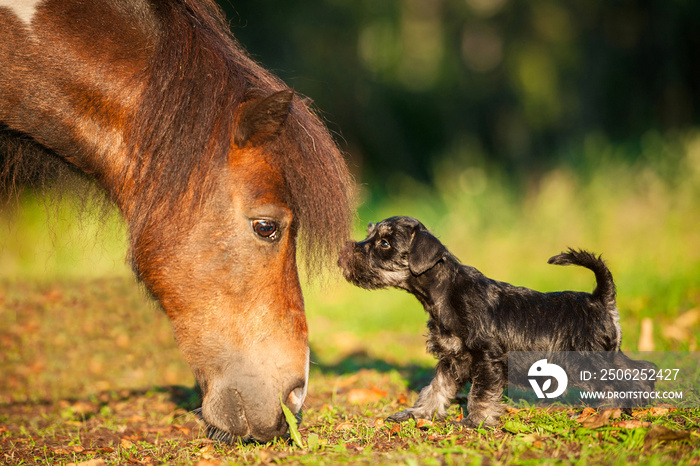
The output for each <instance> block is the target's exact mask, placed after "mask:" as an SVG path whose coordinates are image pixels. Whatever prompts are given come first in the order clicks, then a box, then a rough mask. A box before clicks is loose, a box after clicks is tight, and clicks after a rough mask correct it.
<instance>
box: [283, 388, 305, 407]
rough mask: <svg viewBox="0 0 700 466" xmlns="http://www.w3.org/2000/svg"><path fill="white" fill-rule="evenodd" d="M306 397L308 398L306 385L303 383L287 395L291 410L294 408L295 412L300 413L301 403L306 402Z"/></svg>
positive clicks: (287, 403) (288, 405)
mask: <svg viewBox="0 0 700 466" xmlns="http://www.w3.org/2000/svg"><path fill="white" fill-rule="evenodd" d="M304 398H306V387H305V386H304V385H302V386H299V387H297V388H295V389H294V390H292V391H291V392H289V396H287V402H286V403H285V404H286V405H287V407H288V408H289V409H290V410H292V412H293V413H298V412H299V411H301V405H302V403H304Z"/></svg>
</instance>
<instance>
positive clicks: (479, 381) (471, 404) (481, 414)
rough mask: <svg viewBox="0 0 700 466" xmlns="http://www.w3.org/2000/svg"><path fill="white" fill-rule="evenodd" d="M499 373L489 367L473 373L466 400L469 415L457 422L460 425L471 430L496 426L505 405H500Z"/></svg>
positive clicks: (501, 384)
mask: <svg viewBox="0 0 700 466" xmlns="http://www.w3.org/2000/svg"><path fill="white" fill-rule="evenodd" d="M499 372H500V371H498V369H497V368H496V367H494V366H490V365H489V366H482V367H481V368H480V370H478V371H475V372H474V374H473V378H472V387H471V389H470V390H469V398H468V400H467V411H468V413H469V414H468V415H467V417H465V418H464V419H462V420H461V421H460V422H459V424H460V425H462V426H465V427H469V428H471V429H475V428H477V427H480V426H483V427H496V426H497V425H498V423H499V422H500V418H501V416H502V415H503V413H504V412H505V405H504V404H503V403H501V396H502V395H503V386H504V385H503V378H502V374H500V373H499Z"/></svg>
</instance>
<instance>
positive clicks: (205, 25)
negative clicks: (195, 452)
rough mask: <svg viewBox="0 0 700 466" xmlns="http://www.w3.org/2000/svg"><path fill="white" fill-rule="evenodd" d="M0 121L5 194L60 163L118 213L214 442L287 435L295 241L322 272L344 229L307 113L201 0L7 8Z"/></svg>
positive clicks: (305, 355)
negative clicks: (190, 375)
mask: <svg viewBox="0 0 700 466" xmlns="http://www.w3.org/2000/svg"><path fill="white" fill-rule="evenodd" d="M0 124H1V125H2V126H0V128H1V129H2V130H1V131H0V134H2V139H3V140H4V146H5V148H6V149H11V150H6V151H5V154H4V155H1V157H3V158H0V161H2V162H3V167H1V168H2V174H3V175H4V176H3V180H4V182H5V183H6V184H8V183H9V184H13V183H14V185H15V186H16V185H17V184H18V183H21V181H18V177H19V176H21V175H23V174H24V175H27V176H28V178H30V180H34V179H37V176H38V175H37V173H40V171H38V170H41V169H42V168H43V170H44V172H46V171H49V172H53V171H65V169H66V168H67V167H71V168H70V169H69V170H72V171H78V172H80V173H84V174H87V175H88V176H89V177H90V178H91V179H93V180H94V182H95V183H96V185H97V186H98V187H100V188H102V190H104V192H106V193H107V196H108V197H109V199H110V200H111V201H113V202H114V203H115V204H116V206H117V207H118V208H119V210H120V212H121V213H122V215H123V216H124V218H125V219H126V221H127V223H128V225H129V235H130V258H131V262H132V264H133V268H134V271H135V273H136V275H137V276H138V277H139V278H140V280H141V281H142V282H143V283H144V284H145V285H146V287H147V289H148V290H149V291H150V293H151V294H152V295H153V296H154V297H155V298H156V299H157V300H158V301H159V303H160V304H161V305H162V307H163V309H164V310H165V312H166V313H167V315H168V317H169V318H170V320H171V321H172V325H173V328H174V331H175V337H176V340H177V343H178V345H179V347H180V349H181V350H182V352H183V353H184V355H185V358H186V360H187V362H188V363H189V364H190V366H191V368H192V370H193V372H194V375H195V377H196V379H197V381H198V383H199V385H200V387H201V389H202V394H203V402H202V409H201V416H202V417H203V419H204V421H205V422H206V423H207V425H208V426H209V434H210V435H211V436H212V437H214V438H217V439H221V440H229V441H230V440H233V439H234V438H237V437H242V438H253V439H258V440H262V441H267V440H269V439H272V438H274V437H276V436H280V435H283V434H284V433H285V432H286V428H287V426H286V424H285V422H284V418H283V416H282V410H281V406H280V396H281V397H282V399H283V400H284V402H285V403H286V404H287V406H288V407H289V408H291V410H292V411H294V412H295V413H296V412H298V411H299V410H300V409H301V406H302V403H303V401H304V398H305V396H306V388H307V379H308V370H309V350H308V344H307V326H306V318H305V314H304V303H303V298H302V294H301V289H300V286H299V279H298V274H297V264H296V259H295V257H296V246H297V237H298V236H299V238H300V239H301V241H302V243H303V244H302V246H303V249H304V252H305V253H306V254H307V257H308V264H309V268H310V269H315V268H316V267H317V266H318V265H319V264H320V259H323V258H324V257H327V256H328V254H335V253H336V252H337V249H338V247H339V246H340V245H342V243H343V242H344V240H345V237H346V233H347V231H348V227H349V224H350V222H351V217H352V214H351V211H352V209H351V207H352V206H351V204H352V182H351V178H350V176H349V174H348V172H347V168H346V166H345V164H344V161H343V159H342V156H341V154H340V153H339V151H338V148H337V146H336V145H335V143H334V142H333V140H332V138H331V137H330V135H329V134H328V131H327V130H326V128H325V126H324V125H323V124H322V123H321V122H320V120H319V118H318V117H317V116H315V114H314V113H313V112H312V111H310V109H309V108H308V105H307V102H306V101H305V100H302V99H300V98H298V97H297V96H296V95H295V94H294V92H293V91H292V90H290V89H289V88H288V87H287V86H285V85H284V84H283V83H282V82H281V81H280V80H279V79H278V78H276V77H274V76H272V75H271V74H270V73H268V72H267V71H265V70H264V69H262V68H261V67H260V66H259V65H258V64H256V63H255V62H253V61H252V60H251V59H250V58H249V57H248V56H247V55H246V54H245V53H244V51H243V50H242V49H241V47H240V46H239V45H238V43H237V42H236V41H235V39H234V38H233V37H232V36H231V34H230V33H229V31H228V28H227V26H226V23H225V21H224V20H223V18H222V15H221V13H220V11H219V10H218V8H217V7H216V5H215V4H214V3H213V1H211V0H28V1H21V0H0ZM47 167H48V168H47Z"/></svg>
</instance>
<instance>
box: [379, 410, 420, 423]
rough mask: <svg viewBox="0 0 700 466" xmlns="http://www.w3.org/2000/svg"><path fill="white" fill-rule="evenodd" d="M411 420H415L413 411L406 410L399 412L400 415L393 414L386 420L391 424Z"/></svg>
mask: <svg viewBox="0 0 700 466" xmlns="http://www.w3.org/2000/svg"><path fill="white" fill-rule="evenodd" d="M409 419H415V417H414V416H413V410H412V409H404V410H403V411H399V412H398V413H395V414H392V415H391V416H389V417H388V418H386V420H387V421H391V422H397V423H401V422H406V421H408V420H409Z"/></svg>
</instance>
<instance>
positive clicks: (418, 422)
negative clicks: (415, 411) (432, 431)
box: [416, 419, 433, 429]
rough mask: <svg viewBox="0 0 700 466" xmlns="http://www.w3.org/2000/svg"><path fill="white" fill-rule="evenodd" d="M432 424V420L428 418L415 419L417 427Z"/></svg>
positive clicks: (426, 426) (427, 426) (423, 427)
mask: <svg viewBox="0 0 700 466" xmlns="http://www.w3.org/2000/svg"><path fill="white" fill-rule="evenodd" d="M432 425H433V421H430V420H428V419H416V427H418V428H419V429H428V428H429V427H431V426H432Z"/></svg>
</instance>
